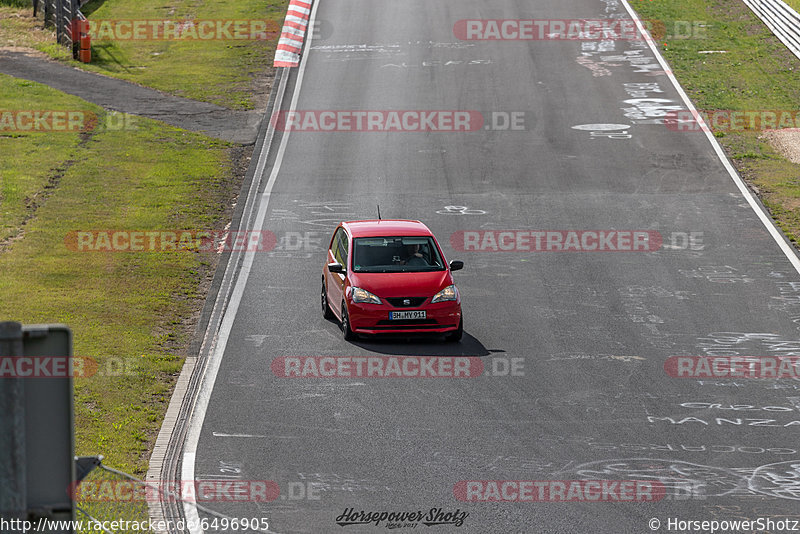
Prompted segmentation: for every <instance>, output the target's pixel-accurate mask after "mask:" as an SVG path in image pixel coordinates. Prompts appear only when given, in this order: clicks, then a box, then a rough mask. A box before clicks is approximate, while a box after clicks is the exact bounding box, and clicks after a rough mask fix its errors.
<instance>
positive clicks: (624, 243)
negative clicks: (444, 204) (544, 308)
mask: <svg viewBox="0 0 800 534" xmlns="http://www.w3.org/2000/svg"><path fill="white" fill-rule="evenodd" d="M661 243H662V239H661V234H660V233H658V232H656V231H654V230H473V231H470V230H462V231H458V232H455V233H454V234H452V235H451V236H450V244H451V245H452V246H453V248H454V249H456V250H458V251H462V252H655V251H656V250H658V249H659V248H661Z"/></svg>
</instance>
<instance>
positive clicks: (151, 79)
mask: <svg viewBox="0 0 800 534" xmlns="http://www.w3.org/2000/svg"><path fill="white" fill-rule="evenodd" d="M286 5H288V0H267V1H264V0H174V1H171V2H164V1H156V2H154V1H152V0H105V1H102V2H101V1H99V0H94V1H92V2H89V3H88V4H87V5H86V6H85V7H84V8H83V11H84V13H86V15H87V17H88V18H89V19H90V20H94V21H98V22H99V21H104V20H115V21H116V20H155V19H167V20H185V19H197V20H204V19H214V20H219V19H226V20H228V19H232V20H250V19H260V20H268V21H272V22H271V25H272V26H277V27H280V25H281V24H282V22H283V16H284V14H285V12H286ZM276 44H277V38H275V39H273V40H271V41H239V40H192V39H188V40H161V41H140V40H128V41H125V40H117V41H110V40H96V41H93V42H92V63H89V64H87V65H83V64H81V65H79V66H80V67H81V68H84V69H87V70H91V71H94V72H99V73H102V74H106V75H108V76H114V77H116V78H122V79H124V80H128V81H131V82H135V83H138V84H141V85H145V86H148V87H153V88H155V89H159V90H162V91H165V92H167V93H170V94H174V95H178V96H183V97H186V98H192V99H195V100H202V101H205V102H212V103H215V104H219V105H222V106H226V107H229V108H234V109H251V108H252V107H253V101H252V91H251V89H252V88H251V82H252V80H253V78H254V77H255V76H257V75H259V74H261V73H263V72H264V70H265V68H266V67H267V66H269V65H271V61H272V57H273V55H274V52H275V46H276Z"/></svg>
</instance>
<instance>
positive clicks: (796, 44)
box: [743, 0, 800, 59]
mask: <svg viewBox="0 0 800 534" xmlns="http://www.w3.org/2000/svg"><path fill="white" fill-rule="evenodd" d="M743 1H744V3H745V5H747V7H749V8H750V10H751V11H752V12H753V13H755V14H756V16H758V18H760V19H761V20H762V21H763V22H764V24H766V25H767V27H768V28H769V29H770V30H771V31H772V33H774V34H775V36H776V37H777V38H778V39H780V40H781V42H782V43H783V44H785V45H786V47H787V48H789V50H791V52H792V53H793V54H794V55H795V56H797V58H798V59H800V14H799V13H797V11H795V10H794V9H792V8H791V7H789V6H788V5H786V3H785V2H782V1H781V0H743Z"/></svg>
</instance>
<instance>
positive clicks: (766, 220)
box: [604, 0, 800, 273]
mask: <svg viewBox="0 0 800 534" xmlns="http://www.w3.org/2000/svg"><path fill="white" fill-rule="evenodd" d="M621 1H622V5H624V6H625V10H626V11H627V12H628V14H629V15H630V17H631V18H632V19H633V20H634V22H635V23H636V27H637V28H638V30H639V32H641V34H642V35H643V36H644V39H645V41H646V43H647V46H648V47H649V48H650V50H651V51H652V52H653V54H654V55H655V58H656V60H657V61H658V63H659V64H660V65H661V68H662V69H663V72H656V73H653V74H658V75H661V74H663V75H665V76H667V78H669V81H670V82H671V83H672V86H673V87H675V90H676V91H678V95H680V97H681V100H683V102H684V104H686V107H687V108H688V109H689V111H691V112H692V113H693V115H694V116H698V117H699V113H697V108H695V107H694V104H692V102H691V100H689V97H688V96H687V94H686V91H684V90H683V88H682V87H681V85H680V84H679V83H678V80H677V78H675V75H674V74H673V73H672V71H671V70H670V69H669V66H668V65H667V62H666V61H665V60H664V57H663V56H662V55H661V52H659V51H658V48H657V47H656V46H655V43H654V42H653V38H652V37H650V34H648V33H647V32H646V31H645V28H644V25H643V24H642V21H641V19H640V18H639V16H638V15H637V14H636V12H635V11H634V10H633V8H632V7H631V5H630V3H628V0H621ZM604 59H605V58H604ZM699 119H700V120H699V121H698V125H699V126H700V128H701V129H702V130H703V132H704V133H705V135H706V139H708V141H709V143H711V146H712V148H713V149H714V152H715V153H716V154H717V157H718V158H719V160H720V161H721V162H722V164H723V166H724V167H725V170H727V171H728V174H729V175H730V177H731V179H732V180H733V182H734V184H736V187H737V188H738V189H739V191H740V192H741V194H742V196H744V198H745V200H747V203H748V204H749V205H750V207H751V208H752V209H753V211H754V212H755V214H756V216H757V217H758V218H759V219H760V220H761V223H762V224H763V225H764V227H765V228H766V229H767V231H768V232H769V233H770V235H771V236H772V238H773V239H774V240H775V242H776V243H777V244H778V246H779V247H780V249H781V250H782V251H783V253H784V255H785V256H786V259H788V260H789V262H790V263H791V264H792V266H793V267H794V268H795V270H796V271H797V272H798V273H800V258H798V256H797V254H796V253H795V251H794V249H792V247H791V246H790V245H789V244H788V242H787V241H786V239H785V238H784V236H783V235H782V234H781V233H780V231H779V230H778V228H777V227H776V226H775V223H773V221H772V219H771V218H770V217H769V215H767V213H766V212H765V211H764V210H763V209H762V208H761V206H760V205H759V203H758V201H757V200H756V198H755V197H754V196H753V193H752V192H751V191H750V189H748V188H747V185H746V184H745V183H744V181H743V180H742V179H741V177H740V176H739V174H738V173H737V172H736V169H734V168H733V165H731V162H730V161H729V160H728V158H727V157H726V156H725V152H724V151H723V150H722V147H721V146H720V144H719V143H718V142H717V140H716V139H715V138H714V134H713V133H712V131H711V128H709V127H708V125H706V124H705V121H703V120H702V117H699Z"/></svg>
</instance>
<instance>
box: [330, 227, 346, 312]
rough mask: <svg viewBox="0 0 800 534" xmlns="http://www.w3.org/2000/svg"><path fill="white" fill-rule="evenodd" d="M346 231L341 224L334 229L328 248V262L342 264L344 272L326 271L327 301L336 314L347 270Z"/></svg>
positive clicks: (339, 309) (338, 310) (342, 293)
mask: <svg viewBox="0 0 800 534" xmlns="http://www.w3.org/2000/svg"><path fill="white" fill-rule="evenodd" d="M347 241H348V240H347V233H346V232H345V231H344V228H342V227H341V226H340V227H339V228H338V229H337V230H336V233H335V234H334V235H333V239H332V240H331V246H330V249H329V250H328V263H331V262H334V261H335V262H336V263H340V264H342V267H344V268H345V273H331V272H328V280H327V282H328V302H329V303H330V307H331V308H332V309H333V310H334V313H336V315H340V314H341V306H340V304H341V302H342V297H343V295H344V282H345V276H346V270H347V253H348V242H347Z"/></svg>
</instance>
